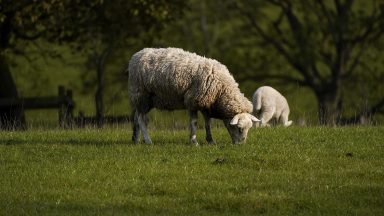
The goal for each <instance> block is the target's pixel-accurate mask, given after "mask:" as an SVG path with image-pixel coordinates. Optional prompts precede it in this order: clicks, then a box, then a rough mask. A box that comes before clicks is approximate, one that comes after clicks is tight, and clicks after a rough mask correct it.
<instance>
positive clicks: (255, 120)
mask: <svg viewBox="0 0 384 216" xmlns="http://www.w3.org/2000/svg"><path fill="white" fill-rule="evenodd" d="M249 117H250V118H251V120H252V121H253V122H259V121H261V120H260V119H258V118H256V117H255V116H253V115H251V114H249Z"/></svg>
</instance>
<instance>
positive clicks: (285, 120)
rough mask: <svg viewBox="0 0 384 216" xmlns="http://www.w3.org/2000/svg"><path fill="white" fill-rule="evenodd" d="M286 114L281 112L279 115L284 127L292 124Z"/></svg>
mask: <svg viewBox="0 0 384 216" xmlns="http://www.w3.org/2000/svg"><path fill="white" fill-rule="evenodd" d="M288 114H289V113H287V112H283V113H282V114H281V116H280V122H281V123H282V124H283V125H284V127H288V126H290V125H291V124H292V121H288Z"/></svg>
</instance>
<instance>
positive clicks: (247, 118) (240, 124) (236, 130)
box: [223, 113, 260, 144]
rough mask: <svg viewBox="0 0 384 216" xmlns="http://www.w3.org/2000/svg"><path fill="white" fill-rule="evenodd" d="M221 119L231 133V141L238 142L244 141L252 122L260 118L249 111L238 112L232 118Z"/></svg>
mask: <svg viewBox="0 0 384 216" xmlns="http://www.w3.org/2000/svg"><path fill="white" fill-rule="evenodd" d="M223 121H224V124H225V127H227V130H228V132H229V134H230V135H231V138H232V142H233V143H234V144H238V143H242V142H245V140H246V139H247V134H248V130H249V128H251V127H252V125H253V122H259V121H260V120H259V119H257V118H256V117H255V116H253V115H251V114H249V113H240V114H237V115H235V116H234V117H233V118H232V119H224V120H223Z"/></svg>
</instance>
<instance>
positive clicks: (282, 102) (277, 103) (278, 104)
mask: <svg viewBox="0 0 384 216" xmlns="http://www.w3.org/2000/svg"><path fill="white" fill-rule="evenodd" d="M252 103H253V114H254V115H255V116H258V117H259V118H260V120H261V126H267V125H269V124H268V122H269V121H270V120H271V119H273V118H274V119H275V120H276V121H280V122H281V123H282V124H283V125H284V126H286V127H288V126H290V125H291V124H292V121H288V116H289V112H290V111H289V106H288V102H287V100H286V99H285V97H284V96H283V95H281V94H280V93H279V92H278V91H277V90H275V89H274V88H272V87H270V86H262V87H260V88H258V89H257V90H256V91H255V93H254V94H253V97H252ZM257 114H259V115H257Z"/></svg>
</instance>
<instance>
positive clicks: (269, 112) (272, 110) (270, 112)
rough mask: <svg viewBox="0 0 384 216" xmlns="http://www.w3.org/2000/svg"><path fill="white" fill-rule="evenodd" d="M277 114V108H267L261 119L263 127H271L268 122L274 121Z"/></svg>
mask: <svg viewBox="0 0 384 216" xmlns="http://www.w3.org/2000/svg"><path fill="white" fill-rule="evenodd" d="M274 114H275V108H274V107H273V108H266V109H264V110H263V111H262V113H261V115H260V118H261V126H262V127H263V126H270V125H269V124H268V122H269V121H270V120H271V119H272V117H273V115H274Z"/></svg>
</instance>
